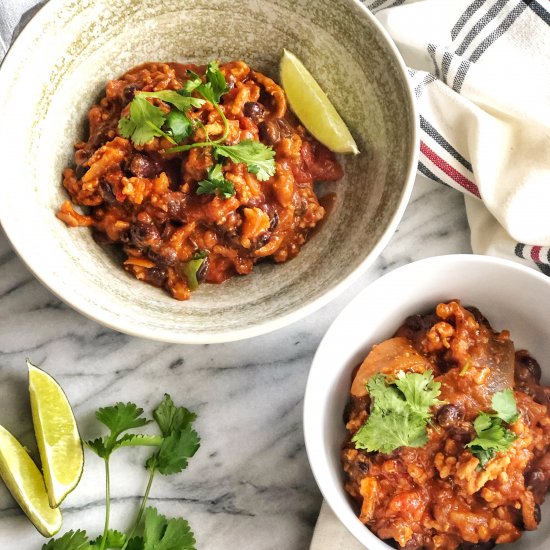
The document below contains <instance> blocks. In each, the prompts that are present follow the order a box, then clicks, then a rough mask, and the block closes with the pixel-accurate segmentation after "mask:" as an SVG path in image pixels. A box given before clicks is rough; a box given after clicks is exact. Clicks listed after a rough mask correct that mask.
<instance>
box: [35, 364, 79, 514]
mask: <svg viewBox="0 0 550 550" xmlns="http://www.w3.org/2000/svg"><path fill="white" fill-rule="evenodd" d="M27 366H28V369H29V391H30V396H31V409H32V418H33V424H34V431H35V435H36V440H37V443H38V450H39V453H40V459H41V461H42V471H43V473H44V482H45V484H46V490H47V493H48V497H49V502H50V506H52V507H53V508H55V507H57V506H59V505H60V504H61V502H63V500H64V499H65V497H66V496H67V495H68V494H69V493H70V492H71V491H73V490H74V488H75V487H76V486H77V485H78V482H79V481H80V478H81V477H82V471H83V467H84V451H83V448H82V441H81V439H80V435H79V433H78V428H77V425H76V421H75V418H74V414H73V412H72V409H71V406H70V404H69V401H68V399H67V396H66V395H65V393H64V392H63V390H62V389H61V387H60V386H59V384H58V383H57V382H56V381H55V380H54V378H52V377H51V376H50V375H49V374H47V373H46V372H44V371H43V370H41V369H39V368H38V367H36V366H34V365H33V364H32V363H30V362H29V361H27Z"/></svg>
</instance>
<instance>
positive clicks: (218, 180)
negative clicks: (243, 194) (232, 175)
mask: <svg viewBox="0 0 550 550" xmlns="http://www.w3.org/2000/svg"><path fill="white" fill-rule="evenodd" d="M205 194H213V195H218V196H219V197H223V198H224V199H228V198H229V197H232V196H233V195H234V194H235V186H234V185H233V182H231V181H229V180H226V179H225V178H224V176H223V172H222V165H221V164H215V165H214V166H212V167H211V168H210V169H209V170H208V177H207V179H205V180H202V181H199V183H198V187H197V195H205Z"/></svg>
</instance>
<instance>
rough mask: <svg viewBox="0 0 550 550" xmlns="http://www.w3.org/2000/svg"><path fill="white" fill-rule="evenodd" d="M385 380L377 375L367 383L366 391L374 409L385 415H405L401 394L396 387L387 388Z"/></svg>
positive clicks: (405, 410) (382, 376)
mask: <svg viewBox="0 0 550 550" xmlns="http://www.w3.org/2000/svg"><path fill="white" fill-rule="evenodd" d="M385 380H386V377H385V376H384V375H383V374H380V373H378V374H375V375H374V376H373V377H372V378H371V379H370V380H369V381H368V382H367V390H368V392H369V395H370V397H371V400H372V401H373V403H375V404H376V408H377V409H379V410H380V411H382V412H386V413H388V412H396V413H401V414H404V413H406V412H407V407H406V404H405V401H404V399H403V396H402V394H401V393H400V391H399V390H398V389H397V388H396V387H394V386H392V385H390V386H387V385H386V382H385ZM373 411H374V408H373Z"/></svg>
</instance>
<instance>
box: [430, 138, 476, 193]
mask: <svg viewBox="0 0 550 550" xmlns="http://www.w3.org/2000/svg"><path fill="white" fill-rule="evenodd" d="M420 152H421V153H422V154H423V155H425V156H426V157H427V158H429V159H430V160H431V161H432V162H433V163H434V164H435V165H436V166H437V167H438V168H439V169H440V170H441V171H442V172H444V173H445V174H446V175H447V176H449V177H450V178H451V179H452V180H453V181H455V182H456V183H458V185H460V186H461V187H464V189H466V190H467V191H469V192H470V193H472V195H475V196H476V197H477V198H478V199H480V198H481V194H480V193H479V189H478V188H477V185H476V184H475V183H474V182H473V181H470V180H469V179H468V178H466V177H464V176H463V175H462V174H461V173H460V172H459V171H458V170H456V169H455V168H453V167H452V166H451V165H450V164H449V163H448V162H446V161H445V160H443V159H442V158H441V157H440V156H439V155H438V154H437V153H435V152H434V151H432V150H431V149H430V148H429V147H428V146H427V145H426V144H425V143H424V142H423V141H421V142H420Z"/></svg>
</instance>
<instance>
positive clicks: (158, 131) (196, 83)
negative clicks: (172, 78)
mask: <svg viewBox="0 0 550 550" xmlns="http://www.w3.org/2000/svg"><path fill="white" fill-rule="evenodd" d="M187 76H188V77H189V78H188V80H187V81H186V82H185V83H184V85H183V88H182V89H181V90H178V91H174V90H163V91H160V92H136V94H135V97H134V99H133V100H132V101H131V103H130V111H129V115H128V116H127V117H123V118H121V119H120V121H119V124H118V128H119V132H120V134H121V135H122V136H123V137H125V138H127V139H131V140H132V142H133V143H134V144H136V145H138V146H139V145H144V144H145V143H147V142H148V141H150V140H151V139H153V138H154V137H164V138H166V139H167V140H168V141H170V142H171V143H173V144H174V145H176V146H175V147H171V148H170V149H167V150H166V152H167V153H179V152H183V151H189V150H190V149H193V148H196V147H212V148H213V149H214V154H215V156H216V158H218V157H227V158H230V159H231V160H232V161H233V162H236V163H244V164H246V166H247V169H248V171H249V172H250V173H252V174H256V177H257V178H258V180H260V181H265V180H267V179H269V178H270V177H271V176H273V175H274V174H275V160H274V158H275V151H274V150H273V149H272V148H271V147H268V146H266V145H264V144H263V143H261V142H259V141H254V140H244V141H242V142H241V143H238V144H236V145H223V142H224V141H225V140H226V139H227V136H228V135H229V121H228V120H227V117H226V116H225V113H224V111H223V109H222V108H221V106H220V101H221V98H222V96H223V95H224V94H226V93H227V92H228V91H229V86H228V85H227V82H226V80H225V76H224V75H223V73H222V72H221V71H220V68H219V66H218V64H217V62H215V61H211V62H210V63H208V65H207V67H206V72H205V75H204V81H203V78H202V77H201V76H199V75H198V74H196V73H194V72H193V71H187ZM192 94H195V96H196V95H198V96H200V97H195V96H193V95H192ZM147 98H157V99H160V100H162V101H163V102H164V103H167V104H169V105H171V109H170V112H169V113H165V112H164V111H163V110H162V109H160V108H159V107H157V106H156V105H153V104H152V103H151V102H149V101H147ZM206 101H208V102H209V103H211V104H212V105H213V107H214V109H215V110H216V111H217V112H218V114H219V115H220V118H221V120H222V122H223V125H224V128H223V133H222V135H221V136H220V137H219V138H218V139H216V140H211V139H210V137H209V136H208V135H206V140H205V141H200V142H195V143H186V144H182V145H178V144H180V143H181V142H182V141H184V140H185V139H187V138H189V137H191V135H192V134H193V131H194V129H195V127H196V126H199V125H200V126H202V124H200V123H199V121H195V120H193V118H192V117H190V116H189V115H188V112H189V111H190V109H191V108H194V107H195V108H199V107H201V106H202V105H204V103H205V102H206ZM214 168H215V167H214ZM203 181H206V182H208V181H209V182H210V183H204V184H203V185H202V186H201V183H203V182H200V183H199V190H200V189H202V191H201V192H199V194H202V193H212V192H217V191H218V190H220V191H221V192H222V196H224V198H228V197H229V196H231V195H232V194H233V192H232V191H230V189H231V187H232V184H231V183H230V182H227V180H225V182H226V183H225V184H223V186H222V185H220V184H219V183H214V182H216V179H213V178H212V177H211V175H210V174H209V177H208V179H207V180H203ZM213 183H214V185H212V184H213ZM218 194H219V193H218Z"/></svg>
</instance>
